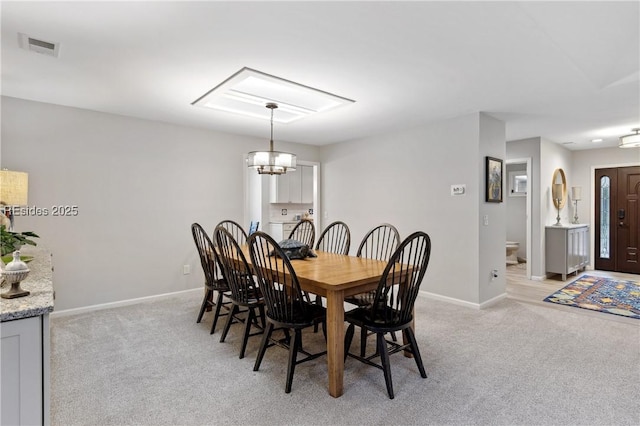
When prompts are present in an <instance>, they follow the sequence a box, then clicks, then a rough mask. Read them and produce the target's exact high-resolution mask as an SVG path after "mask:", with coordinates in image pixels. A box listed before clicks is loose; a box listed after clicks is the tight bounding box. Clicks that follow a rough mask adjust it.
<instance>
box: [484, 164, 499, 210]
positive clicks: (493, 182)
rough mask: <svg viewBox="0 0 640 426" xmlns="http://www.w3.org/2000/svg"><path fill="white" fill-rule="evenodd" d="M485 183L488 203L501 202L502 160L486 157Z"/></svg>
mask: <svg viewBox="0 0 640 426" xmlns="http://www.w3.org/2000/svg"><path fill="white" fill-rule="evenodd" d="M486 181H487V182H486V185H487V198H486V201H487V202H488V203H501V202H502V160H501V159H499V158H493V157H487V168H486Z"/></svg>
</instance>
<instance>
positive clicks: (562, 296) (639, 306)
mask: <svg viewBox="0 0 640 426" xmlns="http://www.w3.org/2000/svg"><path fill="white" fill-rule="evenodd" d="M544 301H545V302H551V303H558V304H560V305H567V306H574V307H576V308H582V309H589V310H591V311H598V312H605V313H608V314H614V315H621V316H624V317H628V318H636V319H640V282H637V281H625V280H614V279H611V278H606V277H594V276H591V275H583V276H581V277H580V278H578V279H577V280H575V281H574V282H572V283H571V284H569V285H567V286H565V287H563V288H561V289H560V290H558V291H556V292H555V293H553V294H552V295H549V296H547V297H546V298H545V299H544Z"/></svg>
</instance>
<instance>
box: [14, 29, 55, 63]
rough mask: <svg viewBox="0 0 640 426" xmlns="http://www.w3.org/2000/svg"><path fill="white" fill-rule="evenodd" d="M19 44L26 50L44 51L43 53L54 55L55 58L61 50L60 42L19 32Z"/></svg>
mask: <svg viewBox="0 0 640 426" xmlns="http://www.w3.org/2000/svg"><path fill="white" fill-rule="evenodd" d="M18 44H19V45H20V47H21V48H22V49H24V50H30V51H32V52H36V53H42V54H43V55H48V56H53V57H54V58H57V57H58V52H59V50H60V43H51V42H50V41H44V40H39V39H37V38H33V37H29V36H28V35H26V34H22V33H18Z"/></svg>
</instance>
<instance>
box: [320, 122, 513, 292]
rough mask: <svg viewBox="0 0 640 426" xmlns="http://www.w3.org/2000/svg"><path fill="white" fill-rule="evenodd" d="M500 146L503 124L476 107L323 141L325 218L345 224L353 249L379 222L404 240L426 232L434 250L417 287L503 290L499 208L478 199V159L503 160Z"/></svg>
mask: <svg viewBox="0 0 640 426" xmlns="http://www.w3.org/2000/svg"><path fill="white" fill-rule="evenodd" d="M504 149H505V148H504V124H503V123H502V122H499V121H498V120H494V119H492V118H491V117H488V116H486V115H484V114H477V113H476V114H470V115H468V116H464V117H457V118H454V119H450V120H445V121H440V122H437V123H431V124H428V125H424V126H421V127H417V128H413V129H406V130H404V131H401V132H397V133H393V134H386V135H379V136H376V137H371V138H366V139H360V140H354V141H350V142H344V143H339V144H334V145H329V146H325V147H322V150H321V152H322V165H323V174H322V176H323V177H322V187H323V192H322V205H323V211H322V214H323V215H324V214H326V215H327V217H326V218H325V219H324V220H325V222H327V221H329V222H330V221H333V220H343V221H345V222H346V223H348V224H349V225H350V228H351V238H352V241H353V242H354V243H353V244H352V252H353V251H355V249H356V248H357V243H358V242H359V241H360V240H361V238H362V237H363V236H364V234H365V233H366V231H367V230H369V229H370V228H371V227H373V226H374V225H376V224H377V223H380V222H390V223H393V224H395V225H396V226H397V227H398V230H399V231H400V233H401V236H402V237H403V238H404V237H406V236H407V235H409V234H410V233H411V232H413V231H416V230H423V231H425V232H427V233H428V234H429V235H430V236H431V239H432V246H433V251H432V257H431V263H430V265H429V269H428V272H427V277H426V279H425V281H424V283H423V286H422V290H425V291H427V292H430V293H433V294H436V295H439V296H443V297H445V298H451V299H455V300H457V301H464V302H469V303H471V304H476V305H477V304H480V303H483V302H485V301H487V300H488V299H490V298H492V297H495V296H498V295H500V294H503V293H504V289H505V280H504V270H505V254H504V241H505V227H504V216H505V209H504V205H503V203H485V202H484V191H485V186H484V167H485V165H484V161H485V160H484V157H485V156H486V155H490V156H493V157H498V158H504V155H505V153H504ZM453 184H466V187H467V192H466V195H464V196H455V197H454V196H451V195H450V187H451V185H453ZM484 214H487V215H488V216H489V226H486V227H484V226H481V223H482V222H481V221H482V216H483V215H484ZM327 223H328V222H327ZM481 228H483V229H481ZM481 253H482V255H481ZM491 269H498V270H499V278H498V279H496V280H495V281H490V276H489V272H490V270H491Z"/></svg>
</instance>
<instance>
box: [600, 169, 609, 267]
mask: <svg viewBox="0 0 640 426" xmlns="http://www.w3.org/2000/svg"><path fill="white" fill-rule="evenodd" d="M610 188H611V180H610V179H609V176H603V177H601V178H600V257H601V258H603V259H609V256H610V247H609V245H610V243H609V241H610V240H611V238H610V235H609V234H610V224H609V217H610V215H609V206H610V204H611V203H610Z"/></svg>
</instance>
